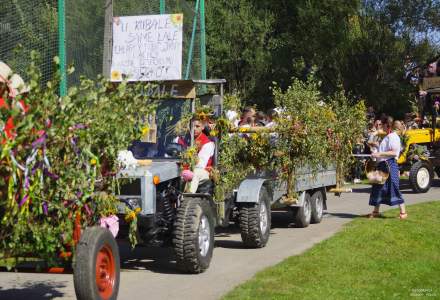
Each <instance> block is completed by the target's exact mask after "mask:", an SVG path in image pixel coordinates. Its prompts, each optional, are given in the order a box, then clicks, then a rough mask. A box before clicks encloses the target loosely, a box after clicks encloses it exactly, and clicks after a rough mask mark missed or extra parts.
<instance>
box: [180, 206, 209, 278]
mask: <svg viewBox="0 0 440 300" xmlns="http://www.w3.org/2000/svg"><path fill="white" fill-rule="evenodd" d="M173 248H174V252H175V255H176V264H177V268H178V269H179V270H181V271H183V272H188V273H201V272H203V271H205V270H206V269H207V268H208V267H209V263H210V262H211V258H212V252H213V250H214V220H213V216H212V214H211V210H210V209H209V207H208V205H207V203H206V202H205V201H202V200H201V199H199V198H187V199H183V201H182V205H181V206H180V207H179V208H178V209H177V217H176V221H175V223H174V231H173Z"/></svg>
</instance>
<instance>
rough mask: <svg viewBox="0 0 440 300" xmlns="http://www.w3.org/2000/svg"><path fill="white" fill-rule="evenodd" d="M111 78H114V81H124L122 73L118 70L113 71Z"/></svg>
mask: <svg viewBox="0 0 440 300" xmlns="http://www.w3.org/2000/svg"><path fill="white" fill-rule="evenodd" d="M111 78H112V80H114V81H118V80H122V75H121V72H119V71H118V70H113V71H112V75H111Z"/></svg>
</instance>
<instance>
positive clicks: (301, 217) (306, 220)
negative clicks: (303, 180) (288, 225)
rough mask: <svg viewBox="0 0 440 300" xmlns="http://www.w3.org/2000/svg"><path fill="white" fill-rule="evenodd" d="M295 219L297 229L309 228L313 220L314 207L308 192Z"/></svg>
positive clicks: (296, 212)
mask: <svg viewBox="0 0 440 300" xmlns="http://www.w3.org/2000/svg"><path fill="white" fill-rule="evenodd" d="M293 218H294V220H293V221H294V223H295V226H296V227H299V228H305V227H307V226H309V224H310V221H311V218H312V205H311V201H310V195H309V193H307V192H306V194H305V196H304V203H303V206H301V207H298V209H296V210H295V211H294V216H293Z"/></svg>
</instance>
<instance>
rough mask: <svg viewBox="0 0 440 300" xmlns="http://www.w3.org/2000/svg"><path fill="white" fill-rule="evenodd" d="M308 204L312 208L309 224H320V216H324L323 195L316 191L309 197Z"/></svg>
mask: <svg viewBox="0 0 440 300" xmlns="http://www.w3.org/2000/svg"><path fill="white" fill-rule="evenodd" d="M310 204H311V207H312V215H311V218H310V223H312V224H318V223H321V221H322V216H323V214H324V194H323V192H322V191H321V190H317V191H316V192H314V193H313V194H312V196H311V197H310Z"/></svg>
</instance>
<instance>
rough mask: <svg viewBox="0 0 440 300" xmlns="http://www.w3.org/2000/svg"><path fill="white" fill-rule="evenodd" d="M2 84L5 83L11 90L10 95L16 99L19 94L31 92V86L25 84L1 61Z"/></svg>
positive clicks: (0, 79) (0, 74) (0, 77)
mask: <svg viewBox="0 0 440 300" xmlns="http://www.w3.org/2000/svg"><path fill="white" fill-rule="evenodd" d="M0 82H5V83H6V84H7V86H8V88H9V95H10V96H11V97H15V96H17V95H19V94H23V93H27V92H29V90H30V89H29V86H27V85H26V84H25V83H24V80H23V78H21V76H20V75H18V74H14V73H13V72H12V70H11V68H10V67H9V66H8V65H7V64H5V63H4V62H2V61H0Z"/></svg>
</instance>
